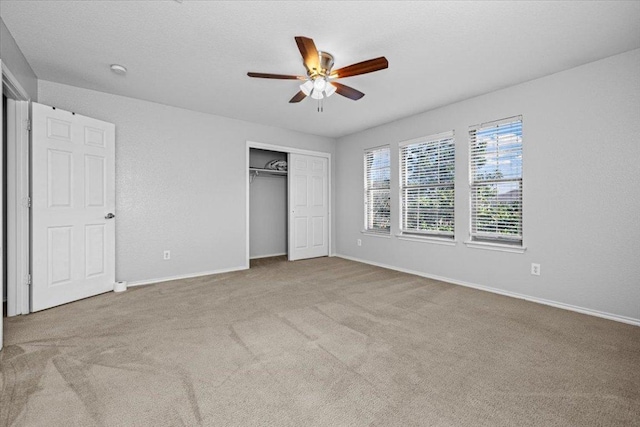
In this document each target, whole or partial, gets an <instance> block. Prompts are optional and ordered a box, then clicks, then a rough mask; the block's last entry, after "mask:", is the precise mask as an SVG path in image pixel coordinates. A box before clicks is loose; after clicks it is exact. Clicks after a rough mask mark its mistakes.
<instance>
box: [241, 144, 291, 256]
mask: <svg viewBox="0 0 640 427" xmlns="http://www.w3.org/2000/svg"><path fill="white" fill-rule="evenodd" d="M274 159H282V160H287V154H286V153H278V152H274V151H266V150H256V149H252V150H251V153H250V159H249V164H250V165H251V166H252V167H257V168H264V165H265V164H266V163H267V162H268V161H270V160H274ZM250 188H251V190H250V194H251V197H250V200H249V207H250V209H249V215H250V225H249V227H250V231H249V235H250V239H249V241H250V245H249V248H250V254H251V257H252V258H259V257H265V256H269V255H280V254H286V253H287V212H288V209H287V176H286V175H268V174H261V175H259V176H258V177H256V178H254V179H253V182H252V183H251V185H250Z"/></svg>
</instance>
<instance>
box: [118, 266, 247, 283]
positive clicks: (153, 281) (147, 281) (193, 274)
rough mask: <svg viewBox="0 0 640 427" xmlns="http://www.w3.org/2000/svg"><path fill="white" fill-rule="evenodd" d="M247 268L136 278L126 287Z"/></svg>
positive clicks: (238, 268) (238, 269)
mask: <svg viewBox="0 0 640 427" xmlns="http://www.w3.org/2000/svg"><path fill="white" fill-rule="evenodd" d="M247 268H248V267H246V266H242V267H231V268H223V269H220V270H211V271H201V272H200V273H189V274H181V275H178V276H171V277H159V278H157V279H147V280H136V281H133V282H131V281H129V282H128V284H127V286H128V287H132V286H142V285H151V284H155V283H162V282H170V281H172V280H180V279H192V278H194V277H202V276H210V275H212V274H220V273H230V272H232V271H240V270H246V269H247Z"/></svg>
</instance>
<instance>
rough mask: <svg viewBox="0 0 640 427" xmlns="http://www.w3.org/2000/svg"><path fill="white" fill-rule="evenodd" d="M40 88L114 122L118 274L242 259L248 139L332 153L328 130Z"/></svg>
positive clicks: (189, 270)
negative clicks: (313, 131)
mask: <svg viewBox="0 0 640 427" xmlns="http://www.w3.org/2000/svg"><path fill="white" fill-rule="evenodd" d="M38 96H39V101H40V102H41V103H43V104H47V105H52V106H55V107H58V108H62V109H64V110H69V111H74V112H76V113H79V114H83V115H86V116H90V117H95V118H97V119H100V120H105V121H107V122H111V123H114V124H115V125H116V215H117V216H116V221H117V222H116V224H117V227H116V228H117V231H116V265H117V269H116V277H117V279H118V280H128V281H146V280H152V279H156V278H166V277H172V276H178V275H187V274H195V273H203V272H210V271H216V270H224V269H234V268H242V267H244V266H245V263H246V240H247V236H246V231H245V230H246V183H247V180H248V172H247V167H246V141H247V140H250V141H255V142H263V143H269V144H274V145H284V146H289V147H295V148H300V149H307V150H315V151H324V152H329V153H332V154H333V153H334V147H335V140H333V139H332V138H324V137H318V136H312V135H306V134H303V133H299V132H293V131H287V130H283V129H278V128H274V127H269V126H263V125H258V124H254V123H249V122H244V121H240V120H233V119H228V118H224V117H219V116H213V115H209V114H204V113H197V112H193V111H188V110H184V109H180V108H175V107H169V106H165V105H160V104H155V103H151V102H146V101H140V100H136V99H132V98H126V97H122V96H117V95H110V94H106V93H101V92H96V91H91V90H87V89H80V88H77V87H72V86H67V85H62V84H58V83H52V82H48V81H43V80H40V81H39V82H38ZM165 249H169V250H171V259H170V260H168V261H164V260H163V259H162V253H163V250H165Z"/></svg>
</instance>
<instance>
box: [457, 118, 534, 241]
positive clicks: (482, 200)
mask: <svg viewBox="0 0 640 427" xmlns="http://www.w3.org/2000/svg"><path fill="white" fill-rule="evenodd" d="M469 139H470V156H469V160H470V181H471V240H475V241H489V242H502V243H510V244H515V245H522V117H521V116H518V117H511V118H508V119H502V120H499V121H495V122H490V123H484V124H482V125H477V126H472V127H471V128H470V130H469Z"/></svg>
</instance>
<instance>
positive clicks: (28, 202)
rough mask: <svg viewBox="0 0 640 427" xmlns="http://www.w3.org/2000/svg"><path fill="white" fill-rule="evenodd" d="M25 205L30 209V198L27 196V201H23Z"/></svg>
mask: <svg viewBox="0 0 640 427" xmlns="http://www.w3.org/2000/svg"><path fill="white" fill-rule="evenodd" d="M25 204H26V205H27V207H28V208H30V207H31V196H27V200H26V201H25Z"/></svg>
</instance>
